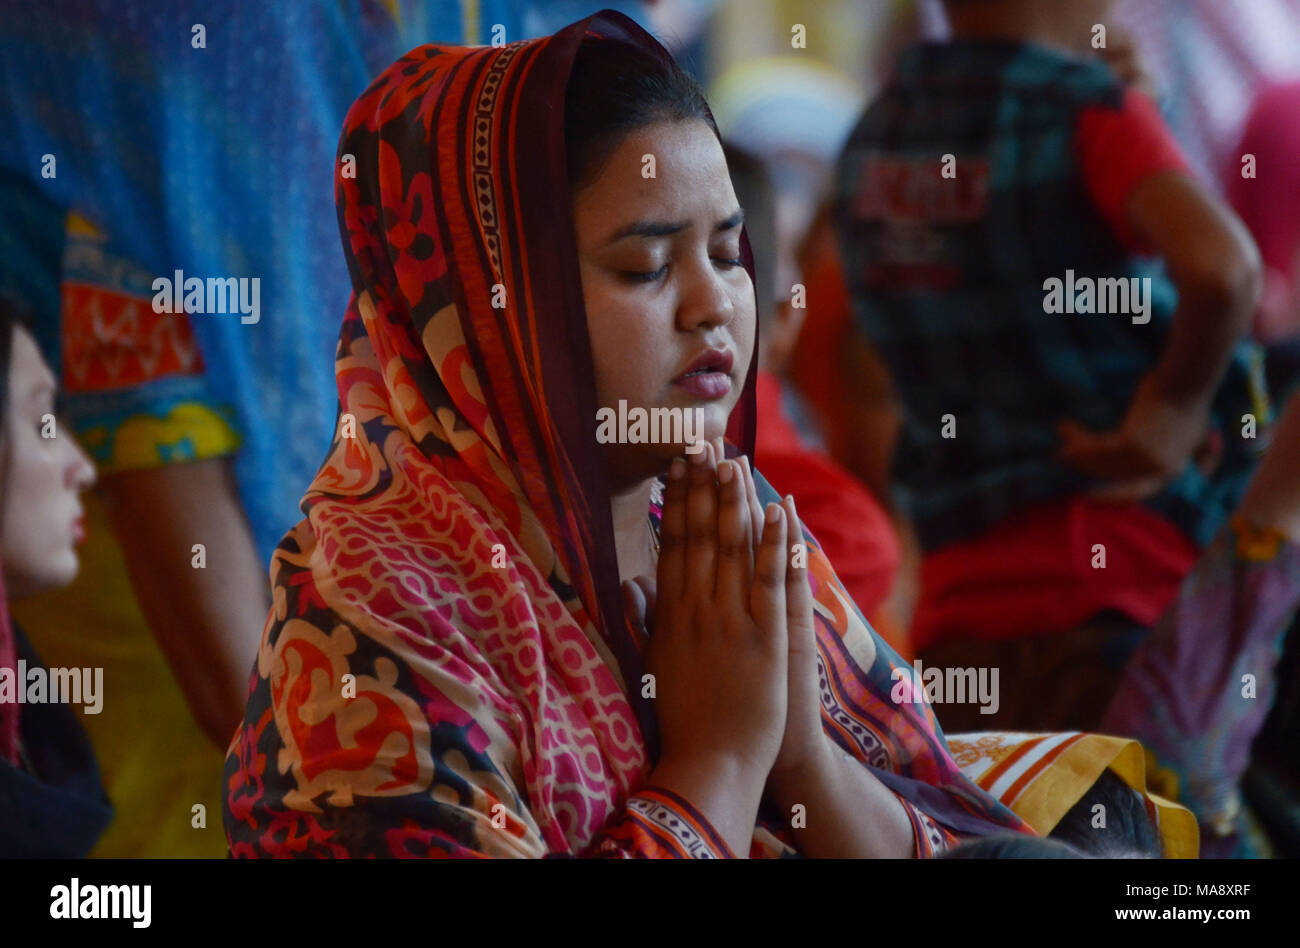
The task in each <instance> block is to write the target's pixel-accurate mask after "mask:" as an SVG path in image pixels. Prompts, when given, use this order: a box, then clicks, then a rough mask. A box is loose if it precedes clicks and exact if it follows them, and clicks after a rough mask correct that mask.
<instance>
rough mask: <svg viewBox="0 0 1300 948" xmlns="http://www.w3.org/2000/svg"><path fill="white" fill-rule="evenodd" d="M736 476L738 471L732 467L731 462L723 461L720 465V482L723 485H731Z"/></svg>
mask: <svg viewBox="0 0 1300 948" xmlns="http://www.w3.org/2000/svg"><path fill="white" fill-rule="evenodd" d="M735 475H736V470H735V468H733V467H732V466H731V462H730V461H723V462H722V463H721V464H719V465H718V480H719V481H720V482H721V483H723V484H730V483H731V479H732V478H733V477H734V476H735Z"/></svg>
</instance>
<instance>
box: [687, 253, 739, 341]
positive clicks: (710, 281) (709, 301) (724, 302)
mask: <svg viewBox="0 0 1300 948" xmlns="http://www.w3.org/2000/svg"><path fill="white" fill-rule="evenodd" d="M692 271H693V272H691V273H690V274H689V275H688V276H687V279H686V281H685V285H684V287H683V289H682V298H681V302H680V304H679V306H678V319H679V320H680V321H681V322H682V324H683V326H682V328H684V329H687V330H691V329H694V328H695V327H697V326H699V325H701V324H707V325H714V326H725V325H726V324H727V323H729V322H731V321H732V320H733V319H734V318H735V316H736V304H735V301H734V300H733V299H732V293H731V288H730V287H729V286H728V285H727V282H726V280H725V279H724V278H723V274H722V273H720V272H719V271H718V269H717V266H716V264H714V263H713V261H712V260H709V261H707V262H706V263H705V264H704V266H703V267H693V268H692Z"/></svg>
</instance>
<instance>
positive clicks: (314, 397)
mask: <svg viewBox="0 0 1300 948" xmlns="http://www.w3.org/2000/svg"><path fill="white" fill-rule="evenodd" d="M526 6H527V4H526V3H525V2H523V0H431V2H414V0H321V2H311V3H296V2H295V3H266V2H264V0H231V2H226V3H222V4H220V5H215V6H214V5H213V4H212V3H210V2H207V0H175V2H170V3H167V4H155V3H152V2H130V0H42V2H41V3H38V4H31V3H27V2H22V0H0V18H3V20H4V23H5V29H4V31H3V33H2V34H0V200H3V201H4V206H5V215H4V218H3V223H2V224H0V290H3V291H6V292H9V293H12V294H15V295H17V296H19V297H20V298H22V299H23V300H24V301H25V302H26V303H27V305H28V306H29V307H31V308H32V309H33V310H34V311H35V312H36V314H37V318H38V321H39V323H40V325H39V327H38V330H39V336H40V338H41V341H42V344H43V345H44V346H45V347H46V349H47V352H48V353H49V354H50V356H51V358H52V360H53V359H56V358H57V356H58V347H59V333H58V326H59V305H60V296H59V286H60V281H61V279H65V278H66V275H64V276H63V277H61V269H62V267H63V262H64V249H65V247H64V244H65V239H64V233H65V231H64V219H65V217H66V216H67V213H68V212H69V211H76V212H77V213H79V214H80V215H82V216H84V217H85V218H86V219H87V220H89V221H91V222H92V223H93V224H94V226H95V227H96V228H97V229H98V231H99V232H100V233H102V235H103V237H104V242H103V244H102V247H101V249H102V251H103V253H104V254H105V255H106V257H108V258H115V259H120V260H122V261H126V262H128V263H129V264H130V266H132V267H134V268H136V269H137V270H139V271H143V272H145V273H147V274H151V275H153V276H169V277H170V275H171V274H172V273H173V271H175V270H178V269H179V270H182V271H183V272H184V274H185V275H186V276H192V277H199V278H204V279H206V278H209V277H234V278H241V277H249V278H258V279H259V280H260V310H261V315H260V319H259V320H258V322H256V323H248V324H245V323H243V322H241V320H240V317H239V316H238V315H230V314H226V315H221V314H205V315H191V316H190V317H189V318H190V320H191V321H192V324H193V329H194V333H195V337H196V338H197V342H198V346H199V350H200V351H201V354H202V358H203V363H204V366H205V372H204V381H205V382H206V388H207V390H208V392H210V393H211V398H212V400H213V401H214V402H217V403H219V404H220V405H221V406H222V407H223V408H224V407H225V406H226V405H228V406H229V407H230V410H231V412H232V417H233V419H234V421H235V425H236V427H237V429H238V435H239V438H240V442H241V450H240V451H239V452H238V454H237V455H236V458H235V471H236V476H237V479H238V483H239V487H240V493H241V496H242V499H243V502H244V506H245V510H246V512H247V514H248V519H249V521H250V524H251V526H252V528H253V531H254V534H255V537H256V541H257V546H258V550H259V553H260V554H261V555H262V557H263V558H264V559H265V560H268V561H269V558H270V553H271V550H272V549H273V548H274V546H275V544H276V543H277V542H278V541H279V539H280V537H281V536H282V534H283V533H284V531H285V530H286V529H288V527H290V526H291V525H292V524H293V523H294V522H295V521H296V520H297V519H298V514H297V505H298V502H299V499H300V498H301V496H302V493H303V491H304V489H305V488H306V486H307V484H308V483H309V482H310V480H311V477H312V475H313V474H314V473H315V471H316V469H317V467H318V466H319V464H320V460H321V457H322V456H323V455H324V453H325V451H326V449H327V448H328V447H329V444H330V438H331V434H332V430H333V425H334V421H335V413H336V410H337V391H336V387H335V382H334V372H333V356H334V350H335V347H336V344H337V339H338V331H339V326H340V324H341V321H342V316H343V312H344V310H345V308H346V306H347V302H348V296H349V292H350V289H351V287H350V283H349V279H348V273H347V268H346V267H345V266H344V262H343V256H342V254H341V253H340V246H339V231H338V223H337V220H336V216H335V210H334V167H333V165H334V161H335V158H336V150H337V142H338V138H339V131H340V129H341V128H342V127H343V118H344V114H345V113H346V110H347V108H348V107H349V106H350V105H351V103H352V102H353V100H355V99H356V98H357V96H358V95H359V94H360V93H361V92H362V91H363V90H364V89H365V88H366V86H367V85H368V84H369V83H370V81H371V79H372V78H373V77H374V76H376V75H377V74H378V73H379V72H380V71H381V70H383V69H384V68H385V67H387V66H388V65H389V64H390V63H391V62H392V61H393V60H394V59H396V58H398V57H399V56H400V55H402V54H403V53H404V52H406V51H407V50H408V49H410V48H412V47H414V46H416V45H419V44H421V43H424V42H428V41H430V40H434V39H438V40H442V41H451V42H470V43H490V42H492V41H493V38H494V36H495V37H498V38H503V39H504V40H506V41H513V40H517V39H521V38H523V32H524V12H525V8H526ZM597 6H599V4H594V3H593V4H589V7H590V8H595V7H597ZM498 25H500V26H501V27H502V28H503V29H504V33H502V32H501V30H497V29H494V28H495V27H497V26H498ZM199 26H201V27H202V30H201V31H200V30H199V29H198V27H199ZM200 39H201V40H202V42H201V43H200ZM46 155H52V156H54V165H53V168H52V170H53V172H54V174H53V176H48V170H47V169H49V168H50V165H49V162H48V160H47V159H45V157H44V156H46ZM43 172H45V173H43ZM118 289H120V288H118ZM55 364H56V365H57V364H58V362H57V361H55ZM160 391H161V390H159V389H156V388H155V387H150V386H145V387H142V388H141V389H140V390H138V391H135V392H134V393H133V392H131V391H121V392H115V393H114V399H115V410H127V409H129V408H131V407H132V406H131V405H130V404H127V403H131V402H132V401H133V400H134V402H135V403H137V405H136V407H138V408H139V409H140V410H141V411H143V412H148V411H151V410H153V409H155V408H156V407H157V406H156V405H154V404H153V402H154V400H155V399H156V397H161V396H160V395H159V392H160ZM86 397H88V398H89V397H92V396H86ZM70 407H71V408H72V411H71V412H70V414H71V415H74V416H75V415H77V414H79V413H80V414H83V415H94V414H96V412H95V411H94V410H92V409H91V408H90V407H87V406H85V405H83V406H81V407H80V409H78V406H75V405H73V406H70ZM182 459H183V458H182Z"/></svg>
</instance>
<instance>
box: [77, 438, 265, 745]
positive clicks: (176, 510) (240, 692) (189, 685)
mask: <svg viewBox="0 0 1300 948" xmlns="http://www.w3.org/2000/svg"><path fill="white" fill-rule="evenodd" d="M100 492H101V494H102V496H103V498H104V502H105V505H106V507H107V508H108V512H109V517H110V518H111V521H112V524H113V532H114V533H115V534H116V535H117V539H118V542H119V543H120V544H121V546H122V552H123V555H124V556H125V558H126V565H127V570H128V571H129V573H130V576H131V584H132V586H133V587H134V588H135V592H136V596H137V598H138V599H139V601H140V607H141V610H142V611H143V613H144V617H145V620H146V621H147V622H148V623H149V628H150V631H151V632H152V633H153V635H154V638H155V639H157V641H158V644H159V646H160V647H161V648H162V651H163V654H164V655H165V656H166V657H167V662H168V664H169V665H170V666H171V668H172V672H173V674H175V676H176V679H177V681H178V682H179V683H180V686H181V691H182V692H183V693H184V694H185V699H186V701H187V702H188V703H189V706H190V711H191V713H192V714H193V715H194V719H195V720H196V721H197V722H198V724H199V726H200V727H201V728H202V729H203V732H204V733H205V734H207V735H208V737H209V738H210V739H211V740H212V742H213V743H214V744H216V745H217V746H218V747H219V748H221V749H222V750H225V748H226V745H227V743H228V742H229V741H230V737H231V735H232V734H233V733H234V731H235V728H236V727H237V726H238V724H239V720H240V719H241V718H242V716H243V713H244V698H245V691H246V688H247V676H248V670H249V667H250V665H251V663H252V660H253V655H254V653H255V652H256V649H257V640H258V636H259V635H260V633H261V631H262V627H263V625H264V624H265V622H266V615H267V611H268V608H269V605H270V597H269V592H268V583H267V577H266V571H265V569H264V568H263V567H262V564H261V563H260V562H259V561H258V557H257V551H256V549H255V547H254V544H253V538H252V534H251V532H250V531H249V528H248V523H247V521H246V519H245V517H244V511H243V507H242V505H241V504H240V501H239V496H238V494H237V493H236V490H235V485H234V478H233V476H232V474H231V472H230V470H229V464H228V461H227V460H226V459H224V458H214V459H211V460H206V461H198V462H195V463H192V464H173V465H169V466H166V467H159V468H150V469H147V470H140V471H124V472H121V473H119V474H113V475H110V476H108V477H106V478H104V480H103V483H102V485H101V487H100ZM196 543H202V544H203V545H204V547H205V551H204V556H205V559H206V568H203V569H198V568H195V567H194V566H193V565H191V564H192V562H193V560H194V557H195V554H194V552H193V546H194V544H196Z"/></svg>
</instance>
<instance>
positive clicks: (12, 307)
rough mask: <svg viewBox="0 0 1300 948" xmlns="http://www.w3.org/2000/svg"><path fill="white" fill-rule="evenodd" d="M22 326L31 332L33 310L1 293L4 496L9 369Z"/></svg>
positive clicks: (0, 487)
mask: <svg viewBox="0 0 1300 948" xmlns="http://www.w3.org/2000/svg"><path fill="white" fill-rule="evenodd" d="M17 326H22V327H24V328H25V329H27V331H28V332H31V331H32V330H31V327H32V318H31V312H30V310H28V309H27V307H26V306H24V305H23V304H22V303H20V302H18V301H17V300H16V299H14V298H13V297H12V296H9V295H8V294H4V293H0V497H3V496H4V491H5V484H6V482H7V481H8V480H9V476H8V472H9V451H8V444H7V442H8V440H9V439H8V434H9V431H8V425H7V424H6V421H7V419H8V417H9V370H10V368H11V367H12V365H13V361H14V336H15V334H16V329H15V327H17Z"/></svg>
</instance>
